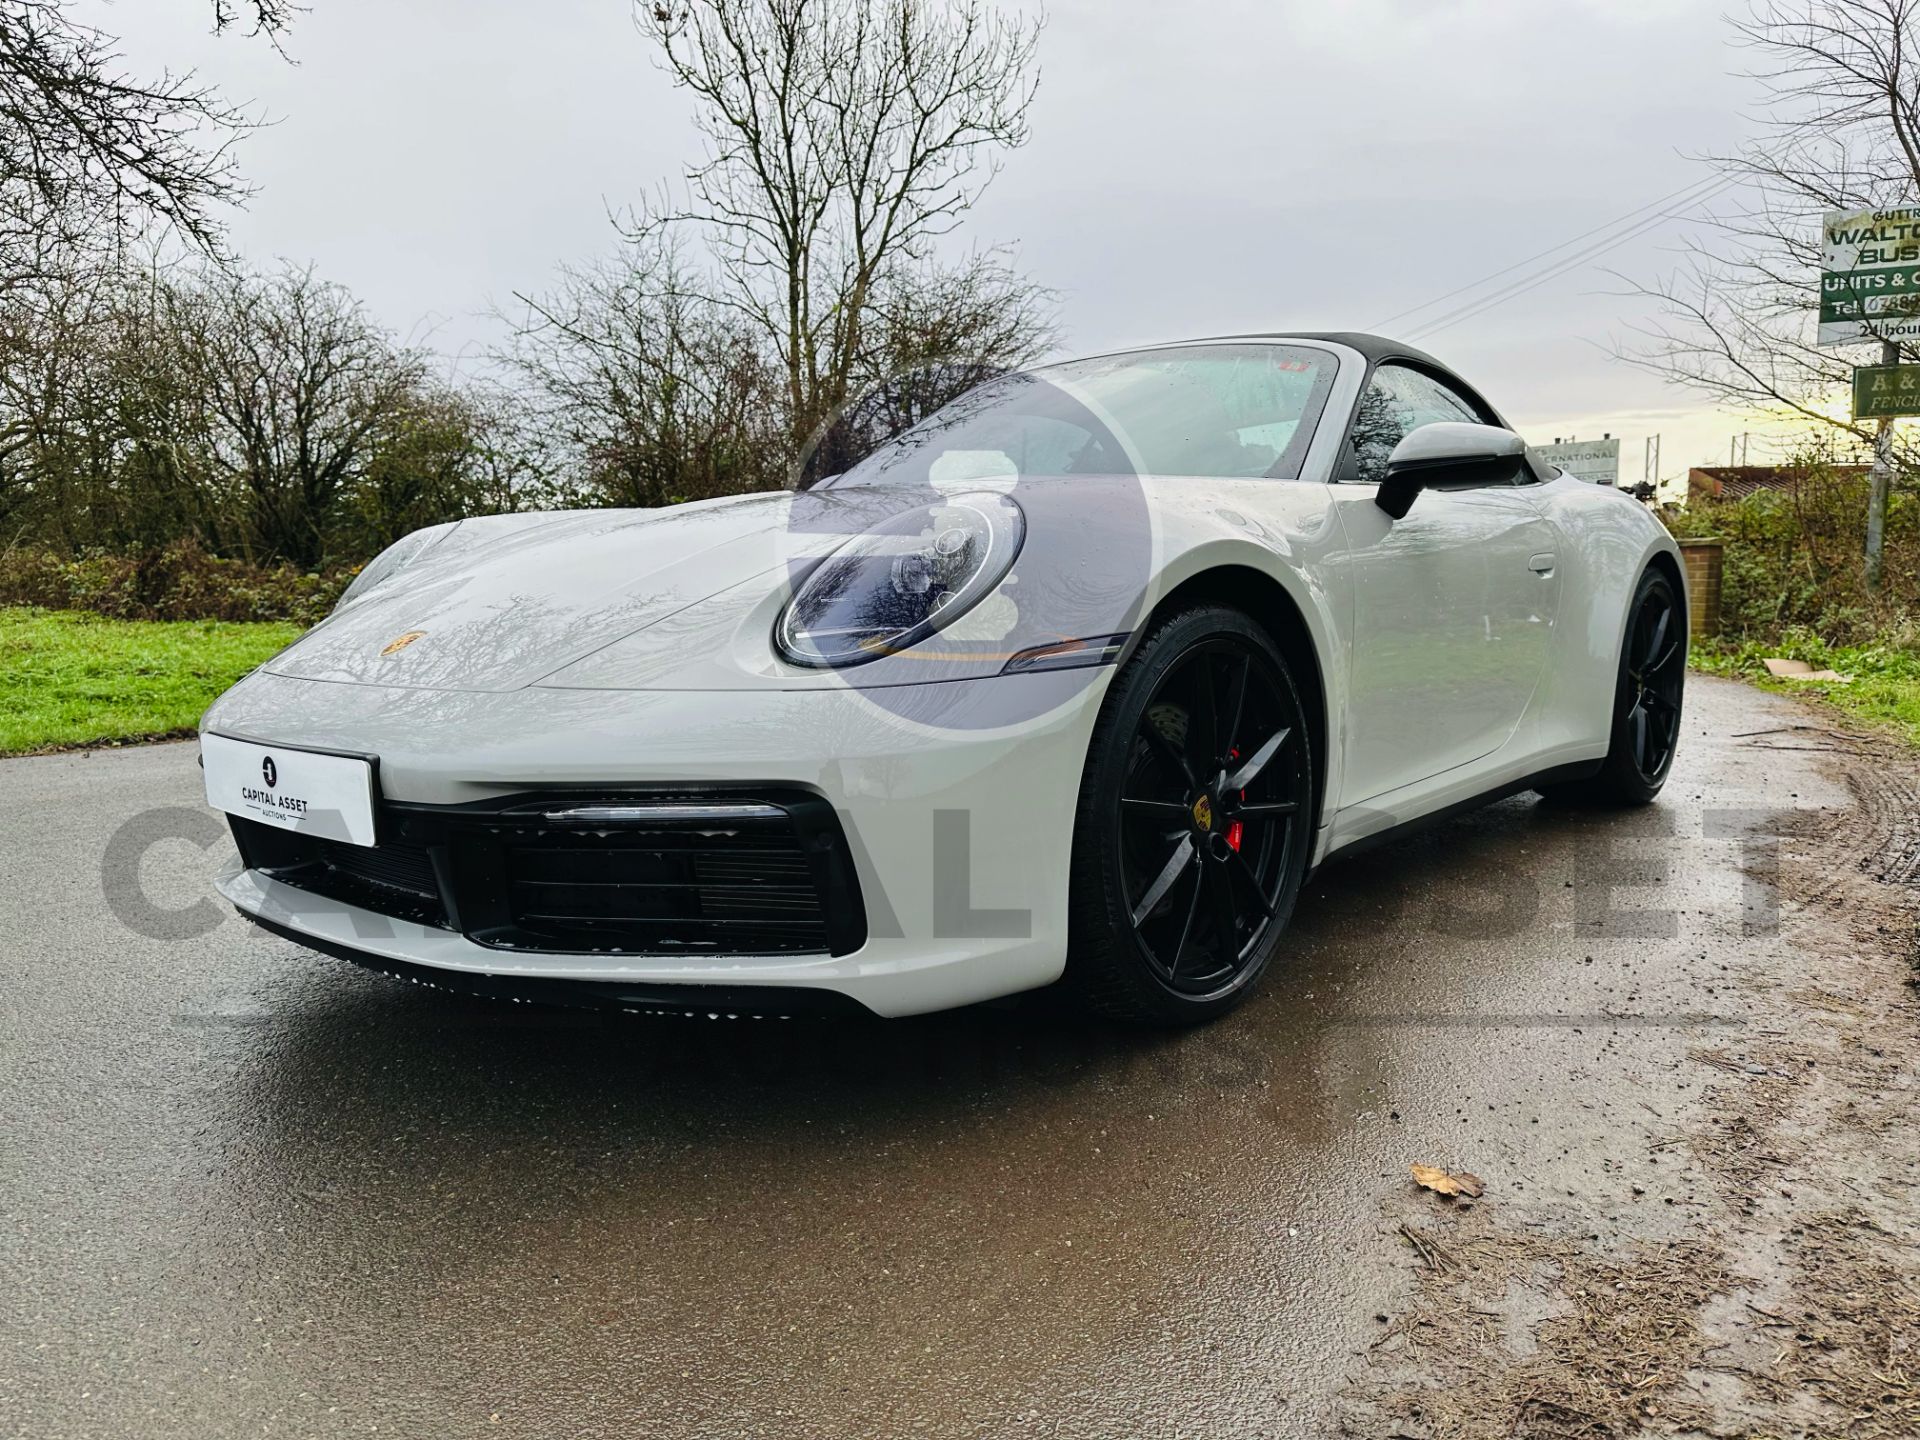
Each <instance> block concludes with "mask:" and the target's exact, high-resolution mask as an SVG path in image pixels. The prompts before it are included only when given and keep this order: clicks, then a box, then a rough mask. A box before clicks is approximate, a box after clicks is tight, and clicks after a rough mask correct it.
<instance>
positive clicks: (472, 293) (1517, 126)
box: [79, 0, 1761, 483]
mask: <svg viewBox="0 0 1920 1440" xmlns="http://www.w3.org/2000/svg"><path fill="white" fill-rule="evenodd" d="M309 3H310V4H311V12H310V13H309V14H307V15H306V16H304V17H303V18H302V19H301V20H300V22H299V25H298V28H297V29H296V31H295V32H294V34H293V35H292V36H291V38H290V40H289V43H288V49H289V51H290V53H291V54H292V56H293V57H294V60H295V62H296V63H294V64H291V65H289V64H288V63H286V62H285V61H283V60H282V59H280V58H279V57H278V56H276V55H275V54H274V52H273V51H272V49H271V48H270V47H269V46H267V45H265V44H263V43H261V42H260V41H257V40H248V39H246V38H244V37H240V36H235V35H227V36H224V37H221V38H219V39H215V38H213V37H212V36H211V35H210V34H209V33H208V32H209V28H210V11H211V6H210V4H209V0H138V3H132V0H121V3H119V4H107V3H104V0H80V5H79V10H80V13H81V14H83V15H85V16H86V17H87V18H89V19H91V20H94V21H95V22H96V23H99V24H101V25H102V26H103V27H104V28H106V29H108V30H110V31H113V32H115V33H118V34H120V35H121V36H123V37H124V50H125V54H126V57H127V60H128V62H129V64H130V66H131V67H132V68H135V69H137V70H157V69H159V68H161V67H163V66H172V67H174V68H176V69H179V68H189V67H191V68H194V69H197V70H198V71H199V72H200V73H201V75H202V77H203V78H206V79H208V80H211V81H214V82H216V83H217V84H219V85H220V86H221V87H222V88H223V89H224V90H225V91H226V92H227V93H228V94H229V95H230V96H231V97H233V98H236V99H246V100H250V101H252V102H254V103H255V104H256V105H257V106H258V107H259V108H260V109H261V110H262V111H263V112H264V113H266V114H268V115H270V116H271V117H272V118H273V119H274V120H275V122H276V123H275V124H274V125H273V127H272V128H271V129H269V130H266V131H264V132H262V133H259V134H257V135H255V136H253V137H251V138H250V139H248V140H247V141H246V142H245V145H244V147H243V149H242V151H241V160H242V163H243V165H244V168H245V171H246V173H247V175H248V177H249V178H250V179H251V181H252V182H253V183H254V184H255V185H256V186H257V187H258V193H257V195H256V197H255V198H254V200H253V202H252V204H251V206H250V208H249V209H248V210H247V211H246V212H245V213H244V214H242V215H240V216H238V217H236V219H235V221H234V225H233V233H234V238H235V242H236V244H237V246H238V247H239V248H240V249H241V250H242V252H243V253H245V254H246V255H248V256H249V257H251V258H254V259H256V260H270V259H272V258H274V257H284V258H287V259H291V260H295V261H299V262H302V263H304V262H309V261H311V262H313V263H315V264H316V265H317V266H318V267H319V270H320V271H321V273H322V274H323V275H325V276H326V277H328V278H330V279H334V280H338V281H341V282H343V283H344V284H346V285H348V286H350V287H351V288H352V289H353V290H355V291H356V292H357V293H358V294H359V295H361V296H362V297H363V298H364V299H365V300H366V301H367V303H368V304H369V305H370V306H371V307H372V308H373V310H374V311H375V313H376V314H377V315H378V316H379V317H381V319H382V320H383V321H385V323H387V324H388V325H390V326H391V327H392V328H393V329H395V330H396V331H398V332H400V333H402V334H404V335H410V336H414V337H416V338H419V337H426V338H430V340H431V343H432V344H433V345H434V346H435V347H436V348H438V349H440V350H442V351H443V352H445V353H447V354H448V355H450V356H458V355H460V354H462V353H468V354H471V353H474V352H476V351H478V350H480V349H483V348H484V347H485V345H486V344H487V343H488V342H489V341H490V340H491V339H492V338H494V337H495V336H496V335H497V333H498V331H497V326H496V322H494V321H492V320H491V319H489V317H488V311H489V308H490V306H491V305H493V304H495V303H498V304H500V305H503V306H504V305H506V304H508V303H509V302H510V298H511V295H512V292H513V291H515V290H516V289H520V290H525V289H529V288H539V287H541V286H542V285H544V284H545V283H546V282H547V281H548V280H549V279H550V277H551V276H552V273H553V269H554V266H555V265H556V264H558V263H559V262H561V261H564V260H568V259H581V258H585V257H588V256H591V255H594V254H596V253H599V252H602V251H604V250H605V249H606V248H607V247H608V245H609V242H610V240H611V238H612V236H611V232H610V230H609V228H608V224H607V219H606V215H607V210H608V208H609V207H614V208H619V207H622V206H624V205H626V204H627V203H629V202H630V201H632V200H634V199H636V198H638V197H640V196H641V195H643V194H645V193H646V192H648V191H649V190H651V189H652V188H654V187H656V186H658V185H659V184H660V183H661V182H662V181H672V180H673V179H674V178H675V177H677V176H678V175H679V173H680V172H681V170H682V168H683V166H684V164H685V163H686V161H687V159H688V158H689V156H691V155H693V154H695V153H696V147H697V142H696V139H695V137H694V134H693V131H692V128H691V125H690V121H689V107H688V103H687V100H686V97H685V96H684V95H682V94H680V93H678V92H676V91H675V90H674V89H673V88H672V86H671V85H670V84H669V83H668V81H667V79H666V78H665V76H663V75H662V74H661V73H660V72H659V70H658V69H656V68H655V66H654V64H653V62H652V60H651V57H650V54H649V51H648V49H647V46H646V44H645V42H644V41H643V39H642V37H641V36H640V34H639V33H638V32H637V31H636V30H635V29H634V27H633V25H632V22H631V20H630V18H629V10H628V5H627V0H309ZM1728 3H1729V0H1464V3H1449V0H1313V3H1305V0H1187V3H1184V4H1182V3H1169V0H1052V3H1051V4H1050V5H1049V6H1048V15H1049V21H1048V25H1047V29H1046V33H1045V36H1044V38H1043V40H1042V42H1041V50H1040V66H1041V89H1040V97H1039V100H1038V102H1037V104H1036V107H1035V109H1034V112H1033V116H1032V120H1033V139H1032V142H1031V143H1030V144H1029V145H1028V146H1027V147H1026V148H1025V149H1024V150H1021V151H1019V152H1017V153H1015V154H1013V155H1010V156H1008V157H1007V159H1006V166H1005V170H1004V173H1003V174H1002V175H1001V176H1000V178H999V179H998V180H997V181H996V182H995V184H994V186H993V188H992V189H991V190H990V191H989V192H988V194H987V197H986V199H985V201H984V202H983V203H982V205H981V206H980V208H979V209H978V210H977V211H976V212H975V213H974V216H973V217H972V220H971V222H970V224H969V226H968V227H967V229H966V231H965V232H964V234H965V236H966V237H967V238H968V239H969V240H971V241H972V242H973V243H977V244H982V245H993V244H1007V245H1011V246H1013V247H1015V250H1016V253H1017V256H1018V260H1019V263H1020V264H1021V266H1022V267H1023V268H1024V269H1025V270H1026V271H1027V272H1028V273H1029V274H1031V275H1032V276H1033V277H1034V278H1036V279H1038V280H1040V281H1042V282H1044V283H1046V284H1048V285H1051V286H1053V287H1055V288H1056V289H1058V290H1059V292H1060V294H1061V297H1062V312H1063V313H1062V319H1063V321H1064V331H1065V337H1066V348H1067V350H1069V351H1071V352H1083V351H1095V350H1101V349H1109V348H1112V347H1114V346H1117V345H1123V344H1126V343H1129V342H1133V341H1151V340H1166V339H1177V338H1181V337H1185V336H1193V335H1205V334H1215V333H1222V332H1236V331H1247V330H1259V329H1283V328H1309V327H1311V328H1328V329H1367V328H1377V327H1378V325H1379V322H1381V321H1383V320H1385V319H1387V318H1388V317H1390V316H1393V315H1394V314H1395V312H1398V311H1401V310H1404V309H1406V308H1407V307H1410V306H1414V305H1418V304H1421V303H1422V302H1424V301H1428V300H1431V299H1433V298H1434V297H1436V296H1439V295H1441V294H1443V293H1445V292H1447V291H1450V290H1453V289H1454V288H1455V287H1456V286H1460V285H1463V284H1466V283H1467V282H1469V281H1473V280H1476V279H1478V278H1479V277H1481V276H1484V275H1486V274H1488V273H1489V272H1491V271H1495V270H1498V269H1500V268H1502V267H1504V266H1507V265H1509V264H1512V263H1513V262H1515V261H1518V260H1522V259H1524V258H1525V257H1528V256H1530V255H1533V254H1534V253H1535V252H1537V251H1541V250H1544V249H1546V248H1547V247H1549V246H1552V245H1555V244H1558V243H1559V242H1561V241H1564V240H1568V239H1570V238H1572V237H1573V236H1575V235H1578V234H1580V233H1581V232H1584V231H1587V230H1589V229H1592V228H1593V227H1595V226H1599V225H1602V224H1604V223H1606V222H1609V221H1611V220H1613V219H1615V218H1616V217H1618V216H1621V215H1623V214H1625V213H1626V212H1629V211H1633V210H1637V209H1639V208H1640V207H1642V206H1645V205H1648V204H1649V203H1650V202H1653V201H1655V200H1657V199H1658V198H1659V197H1661V196H1664V195H1667V194H1669V193H1670V192H1673V191H1676V190H1680V189H1681V188H1682V187H1684V186H1687V185H1689V184H1692V183H1694V182H1696V181H1700V180H1702V179H1703V178H1705V177H1706V176H1707V175H1708V174H1709V173H1710V172H1709V171H1708V170H1706V169H1705V168H1703V167H1702V166H1701V165H1700V164H1699V163H1698V162H1696V161H1694V160H1693V159H1691V158H1690V157H1692V156H1695V155H1698V154H1700V153H1702V152H1710V151H1714V150H1724V149H1726V148H1727V147H1729V146H1730V145H1732V144H1734V143H1735V142H1737V141H1738V139H1739V138H1740V137H1741V135H1742V134H1743V133H1744V131H1745V127H1746V125H1747V123H1748V122H1747V121H1745V120H1744V119H1743V118H1742V115H1741V112H1742V110H1743V109H1746V110H1750V109H1751V107H1752V102H1753V100H1754V91H1753V88H1752V85H1751V82H1749V81H1746V80H1743V79H1740V78H1738V77H1737V76H1736V75H1734V74H1733V73H1732V72H1733V71H1735V70H1737V69H1738V66H1739V60H1740V57H1739V55H1738V53H1737V52H1736V51H1734V50H1733V49H1732V48H1731V47H1730V45H1729V43H1728V40H1729V35H1728V29H1727V26H1726V23H1725V21H1724V20H1723V19H1722V18H1721V16H1722V14H1723V12H1724V10H1725V9H1726V7H1727V4H1728ZM1731 3H1734V4H1736V5H1737V3H1738V0H1731ZM536 17H537V18H536ZM1653 213H1657V211H1656V212H1653ZM1686 233H1688V227H1687V224H1686V222H1685V221H1684V220H1681V221H1669V222H1664V223H1662V224H1660V225H1658V226H1656V227H1655V228H1654V229H1653V230H1652V231H1651V232H1649V233H1648V234H1647V235H1645V236H1644V237H1642V238H1640V239H1636V240H1632V241H1630V242H1629V243H1626V244H1624V245H1622V246H1621V247H1620V248H1618V249H1616V250H1613V251H1612V252H1611V253H1609V254H1606V255H1604V256H1597V257H1595V258H1594V260H1593V262H1592V263H1591V264H1589V265H1584V266H1582V267H1581V268H1578V269H1576V270H1574V271H1573V272H1572V273H1570V274H1568V275H1566V276H1563V277H1561V278H1559V279H1556V280H1553V281H1551V282H1549V283H1547V284H1544V285H1542V286H1540V287H1539V288H1537V289H1534V290H1532V291H1530V292H1529V293H1526V294H1524V295H1520V296H1518V297H1516V298H1514V299H1512V300H1510V301H1509V302H1507V303H1506V304H1504V305H1500V306H1496V307H1494V308H1491V309H1488V310H1486V311H1485V312H1484V313H1480V314H1476V315H1472V316H1469V317H1468V318H1466V319H1464V320H1462V321H1461V322H1460V323H1458V324H1456V325H1454V326H1452V327H1451V328H1449V329H1447V330H1445V331H1444V332H1442V333H1440V334H1437V335H1435V336H1433V337H1432V338H1431V339H1430V340H1427V341H1426V342H1424V343H1425V344H1426V346H1427V348H1429V349H1431V350H1432V351H1433V352H1434V353H1436V354H1438V355H1439V356H1440V357H1441V358H1442V359H1444V360H1446V361H1448V362H1450V363H1452V364H1453V365H1455V366H1456V367H1457V368H1459V369H1460V370H1461V371H1462V372H1463V373H1464V374H1466V375H1467V376H1468V377H1469V378H1471V379H1473V380H1475V381H1476V382H1478V383H1479V384H1480V385H1481V386H1482V388H1484V389H1485V390H1486V391H1487V392H1488V394H1489V396H1490V398H1492V399H1493V401H1494V403H1495V404H1496V405H1498V406H1500V408H1501V409H1502V410H1504V411H1505V412H1506V413H1507V415H1508V417H1509V419H1510V420H1512V421H1513V422H1514V423H1515V424H1516V425H1517V426H1518V427H1519V428H1520V429H1521V430H1523V431H1524V432H1525V433H1526V434H1527V436H1528V438H1529V439H1531V440H1535V441H1545V440H1550V439H1552V438H1553V437H1554V436H1556V435H1564V434H1569V433H1573V434H1578V435H1579V436H1580V437H1581V438H1589V437H1592V438H1598V436H1599V435H1600V433H1601V432H1602V431H1612V432H1614V433H1615V434H1618V435H1622V436H1624V437H1625V444H1624V446H1623V453H1622V466H1621V470H1622V479H1623V480H1624V481H1627V482H1629V483H1631V482H1632V481H1634V480H1637V479H1638V478H1639V475H1640V466H1641V454H1642V450H1641V446H1642V441H1643V439H1644V437H1645V436H1646V435H1647V434H1649V433H1652V432H1655V431H1659V432H1663V433H1664V435H1665V442H1664V454H1665V462H1664V464H1663V466H1662V469H1663V472H1664V473H1665V474H1667V475H1673V474H1675V473H1679V472H1683V470H1684V467H1685V465H1687V464H1689V463H1699V462H1702V461H1706V460H1712V459H1716V458H1717V459H1719V460H1720V461H1722V462H1724V461H1725V459H1726V455H1727V439H1728V436H1729V435H1730V434H1731V433H1732V432H1733V431H1734V430H1736V429H1739V428H1742V427H1743V425H1745V424H1746V423H1748V422H1743V421H1739V420H1736V419H1734V418H1732V417H1728V416H1723V415H1717V414H1715V413H1713V411H1712V410H1711V408H1710V407H1709V406H1706V405H1704V404H1703V403H1702V402H1701V401H1699V400H1697V399H1692V398H1690V397H1688V396H1686V395H1685V394H1683V393H1681V392H1678V391H1675V390H1672V389H1669V388H1667V387H1665V386H1663V385H1662V384H1661V383H1660V382H1659V381H1658V380H1657V379H1655V378H1653V377H1650V376H1647V375H1644V374H1641V373H1639V372H1636V371H1634V370H1632V369H1630V368H1628V367H1626V366H1623V365H1621V364H1620V363H1619V362H1617V361H1614V360H1611V359H1609V358H1608V357H1607V354H1606V348H1607V346H1608V343H1609V341H1610V339H1612V338H1624V337H1625V336H1626V325H1627V323H1628V322H1630V321H1632V320H1633V319H1635V318H1639V317H1643V316H1644V314H1645V311H1644V310H1643V309H1642V308H1641V307H1640V306H1638V305H1636V304H1634V303H1631V302H1628V301H1625V300H1622V299H1620V298H1618V297H1617V296H1615V295H1611V294H1608V293H1606V292H1608V291H1611V290H1617V289H1618V288H1619V282H1618V281H1616V280H1614V279H1612V278H1610V277H1609V276H1607V275H1606V274H1604V273H1603V272H1602V270H1601V269H1599V268H1597V267H1600V266H1608V267H1615V268H1618V269H1620V270H1623V271H1625V272H1627V273H1628V274H1630V275H1633V276H1635V277H1639V278H1648V279H1650V278H1652V277H1654V276H1655V275H1657V274H1659V273H1661V272H1662V271H1663V270H1665V269H1669V268H1671V266H1672V265H1673V263H1674V257H1673V254H1672V247H1673V246H1674V245H1675V244H1676V243H1677V241H1678V240H1679V239H1680V238H1681V237H1682V236H1683V235H1684V234H1686ZM1574 248H1576V249H1577V248H1579V247H1574ZM1526 273H1527V272H1525V271H1520V272H1516V274H1517V275H1524V274H1526ZM1502 283H1504V282H1502ZM1473 298H1474V296H1473V295H1471V294H1470V295H1467V296H1463V297H1460V299H1459V300H1455V301H1453V302H1450V303H1448V304H1444V305H1440V306H1437V307H1434V308H1432V309H1430V310H1427V311H1422V312H1420V313H1419V314H1417V315H1415V316H1411V317H1408V319H1407V320H1405V321H1402V322H1399V323H1397V324H1395V325H1391V326H1387V327H1385V328H1386V331H1387V332H1388V333H1407V332H1408V331H1409V330H1410V329H1411V328H1412V327H1413V326H1414V325H1417V324H1418V323H1420V322H1422V321H1425V320H1427V319H1429V318H1431V317H1433V316H1437V315H1443V314H1445V313H1446V312H1448V311H1450V310H1452V309H1454V308H1455V307H1456V306H1458V305H1459V304H1461V303H1464V302H1465V301H1467V300H1470V299H1473ZM1760 458H1761V454H1760V450H1759V446H1758V443H1757V442H1756V448H1755V451H1754V459H1755V460H1756V461H1758V460H1759V459H1760Z"/></svg>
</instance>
